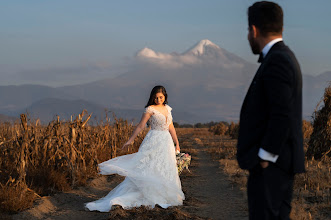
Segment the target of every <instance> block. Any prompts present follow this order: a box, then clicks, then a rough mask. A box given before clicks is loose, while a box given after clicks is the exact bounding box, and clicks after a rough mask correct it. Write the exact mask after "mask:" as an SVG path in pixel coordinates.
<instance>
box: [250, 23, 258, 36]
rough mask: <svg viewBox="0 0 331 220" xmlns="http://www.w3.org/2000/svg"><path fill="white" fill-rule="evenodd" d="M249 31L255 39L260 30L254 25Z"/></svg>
mask: <svg viewBox="0 0 331 220" xmlns="http://www.w3.org/2000/svg"><path fill="white" fill-rule="evenodd" d="M251 31H252V37H253V38H257V37H258V36H260V30H259V29H258V28H257V27H256V26H255V25H252V26H251Z"/></svg>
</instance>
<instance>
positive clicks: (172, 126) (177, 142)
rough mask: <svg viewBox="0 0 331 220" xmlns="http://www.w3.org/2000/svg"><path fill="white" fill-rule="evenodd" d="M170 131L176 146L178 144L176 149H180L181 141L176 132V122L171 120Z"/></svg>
mask: <svg viewBox="0 0 331 220" xmlns="http://www.w3.org/2000/svg"><path fill="white" fill-rule="evenodd" d="M169 132H170V134H171V137H172V140H173V141H174V143H175V146H176V151H177V150H178V151H180V148H179V141H178V138H177V134H176V130H175V127H174V124H173V123H172V122H171V124H170V125H169Z"/></svg>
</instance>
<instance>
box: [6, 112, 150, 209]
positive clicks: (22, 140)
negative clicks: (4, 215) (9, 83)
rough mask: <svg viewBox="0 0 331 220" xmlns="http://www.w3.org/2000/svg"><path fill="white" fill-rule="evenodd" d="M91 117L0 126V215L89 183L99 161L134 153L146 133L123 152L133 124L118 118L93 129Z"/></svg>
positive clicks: (110, 119)
mask: <svg viewBox="0 0 331 220" xmlns="http://www.w3.org/2000/svg"><path fill="white" fill-rule="evenodd" d="M90 118H91V114H90V115H89V114H88V113H87V112H86V111H83V112H82V113H81V114H79V115H78V116H77V118H76V119H75V120H71V121H60V118H59V117H58V118H57V120H54V121H52V122H50V123H49V124H48V125H47V126H43V125H40V123H39V120H37V121H36V122H31V121H29V119H28V118H27V117H26V115H24V114H22V115H21V122H20V123H15V124H14V125H11V124H8V123H4V124H0V150H1V151H0V210H1V211H5V212H17V211H20V210H23V209H26V208H28V207H31V206H32V203H33V201H34V199H35V198H37V197H40V196H43V195H49V194H52V193H53V192H56V191H64V190H67V189H69V188H72V187H75V186H80V185H84V184H86V181H87V180H88V179H89V178H92V177H95V176H96V175H97V173H98V169H97V165H98V163H101V162H103V161H105V160H108V159H110V158H114V157H116V156H117V155H122V154H127V153H133V152H136V151H137V150H138V147H139V145H140V143H141V142H142V140H143V138H144V136H145V134H146V132H147V130H144V131H143V132H142V133H141V134H140V135H139V136H138V138H136V141H135V143H134V144H133V145H132V146H131V147H130V148H129V149H127V150H125V151H122V150H121V146H122V145H123V144H124V143H125V142H126V141H127V140H128V138H129V136H130V135H131V133H132V131H133V129H134V126H133V125H132V124H129V123H128V121H125V120H122V119H117V118H116V117H115V116H113V117H112V118H108V116H107V117H106V122H100V124H98V125H97V126H91V125H89V124H88V121H89V119H90Z"/></svg>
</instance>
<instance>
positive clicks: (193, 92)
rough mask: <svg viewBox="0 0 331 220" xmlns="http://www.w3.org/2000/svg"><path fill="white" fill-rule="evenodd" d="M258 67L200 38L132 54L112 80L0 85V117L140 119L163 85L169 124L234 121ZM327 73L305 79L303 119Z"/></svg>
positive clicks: (320, 91)
mask: <svg viewBox="0 0 331 220" xmlns="http://www.w3.org/2000/svg"><path fill="white" fill-rule="evenodd" d="M257 67H258V65H257V64H252V63H249V62H247V61H245V60H243V59H242V58H240V57H238V56H236V55H235V54H232V53H230V52H228V51H226V50H225V49H222V48H220V47H219V46H217V45H216V44H214V43H212V42H210V41H209V40H201V41H200V42H198V43H197V44H196V45H194V46H193V47H192V48H190V49H188V50H187V51H185V52H184V53H160V52H156V51H153V50H152V49H149V48H144V49H142V50H140V51H138V52H137V54H136V55H135V56H134V58H133V62H132V63H131V66H130V68H129V69H131V70H130V71H128V72H127V73H125V74H121V75H119V76H117V77H115V78H106V79H103V80H99V81H95V82H91V83H87V84H80V85H74V86H65V87H56V88H52V87H47V86H41V85H21V86H0V113H2V114H5V115H11V116H18V115H19V113H23V112H26V111H27V112H29V113H30V115H31V116H32V117H34V118H40V119H41V120H42V121H44V122H47V121H49V120H51V119H52V118H54V116H55V115H60V117H61V118H66V119H68V118H70V116H71V115H77V114H78V113H79V112H81V111H82V109H87V110H88V112H93V115H94V117H96V119H97V120H100V119H101V118H103V117H104V115H105V109H108V111H112V112H114V113H115V114H116V115H117V116H118V117H123V118H126V119H129V120H132V119H134V120H135V121H137V120H139V118H140V116H141V114H142V111H143V108H144V106H145V105H146V103H147V100H148V98H149V93H150V91H151V89H152V88H153V87H154V86H155V85H159V84H161V85H164V86H165V87H166V89H167V92H168V102H169V105H170V106H172V107H173V108H174V110H173V115H174V120H175V121H177V122H180V123H196V122H207V121H211V120H213V121H219V120H227V121H230V120H234V121H237V120H238V116H239V111H240V107H241V104H242V101H243V98H244V95H245V93H246V91H247V88H248V86H249V84H250V82H251V80H252V78H253V75H254V73H255V71H256V69H257ZM328 80H331V72H325V73H323V74H320V75H318V76H316V77H314V76H308V75H305V76H304V116H305V117H306V118H309V117H310V115H311V114H312V112H313V109H314V108H315V107H316V104H317V102H318V101H319V100H320V98H321V97H322V94H323V92H324V88H325V87H326V86H327V81H328Z"/></svg>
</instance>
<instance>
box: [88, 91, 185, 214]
mask: <svg viewBox="0 0 331 220" xmlns="http://www.w3.org/2000/svg"><path fill="white" fill-rule="evenodd" d="M171 109H172V108H171V107H170V106H169V105H167V93H166V90H165V88H164V87H163V86H155V87H154V88H153V89H152V91H151V94H150V98H149V100H148V103H147V105H146V108H145V112H144V114H143V116H142V118H141V121H140V122H139V124H138V126H137V127H136V129H135V130H134V132H133V134H132V136H131V137H130V138H129V140H128V141H127V142H126V143H125V144H124V145H123V147H122V149H123V148H127V147H128V146H130V145H131V143H132V142H133V141H134V139H135V138H136V137H137V135H138V134H139V133H140V132H141V131H142V130H143V129H144V128H145V125H146V123H147V121H148V123H149V124H150V126H151V130H150V131H149V132H148V133H147V135H146V137H145V139H144V140H143V142H142V143H141V145H140V147H139V150H138V152H137V153H133V154H128V155H124V156H119V157H116V158H113V159H111V160H108V161H105V162H103V163H101V164H99V169H100V173H101V174H103V175H110V174H115V173H117V174H120V175H122V176H126V178H125V180H124V181H123V182H122V183H121V184H119V185H118V186H117V187H115V188H114V189H113V190H112V191H110V192H109V194H108V195H107V196H105V197H103V198H101V199H99V200H97V201H93V202H90V203H87V204H85V206H86V208H87V209H88V210H90V211H94V210H97V211H100V212H108V211H109V210H110V209H111V207H112V206H113V205H120V206H122V207H123V208H124V209H130V208H132V207H139V206H142V205H144V206H149V207H154V206H155V205H156V204H158V205H160V206H161V207H162V208H167V207H169V206H177V205H182V204H183V200H184V199H185V197H184V193H183V191H182V187H181V183H180V180H179V176H178V171H177V165H176V155H175V148H176V151H177V152H179V151H180V148H179V142H178V138H177V135H176V131H175V128H174V125H173V123H172V115H171ZM174 143H175V145H174Z"/></svg>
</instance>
